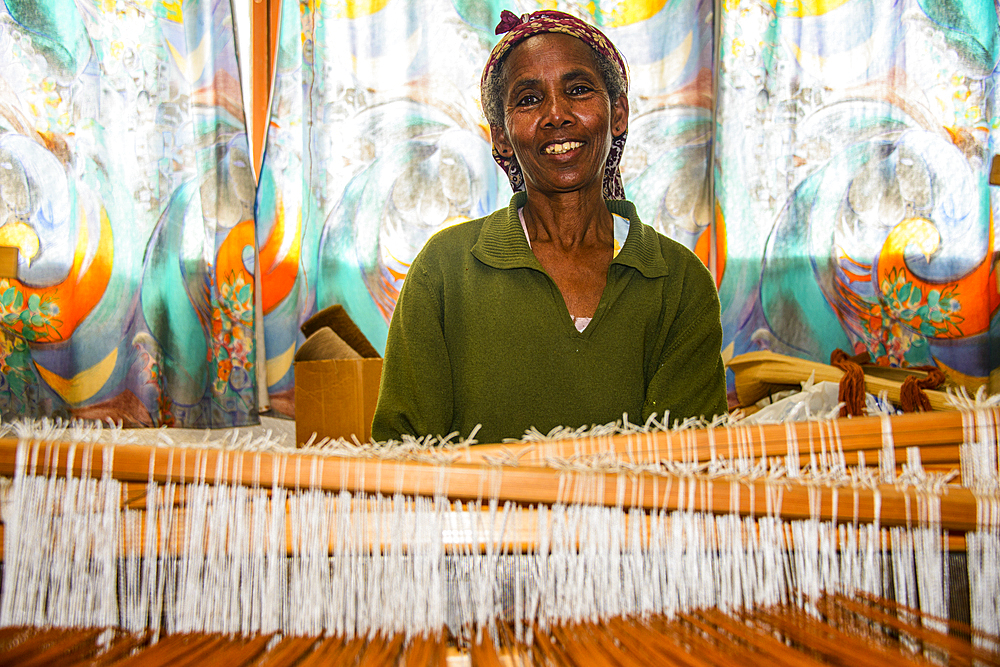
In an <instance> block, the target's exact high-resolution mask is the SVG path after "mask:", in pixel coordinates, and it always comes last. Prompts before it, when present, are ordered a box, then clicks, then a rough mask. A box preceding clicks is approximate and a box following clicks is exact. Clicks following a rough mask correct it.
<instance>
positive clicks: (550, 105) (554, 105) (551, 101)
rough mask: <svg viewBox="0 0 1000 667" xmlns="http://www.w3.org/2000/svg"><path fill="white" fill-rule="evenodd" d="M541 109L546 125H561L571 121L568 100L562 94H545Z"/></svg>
mask: <svg viewBox="0 0 1000 667" xmlns="http://www.w3.org/2000/svg"><path fill="white" fill-rule="evenodd" d="M542 110H543V113H544V114H545V118H544V124H545V126H546V127H563V126H565V125H568V124H570V123H572V112H571V111H570V107H569V100H567V99H566V97H565V96H563V95H547V96H546V98H545V103H544V105H543V109H542Z"/></svg>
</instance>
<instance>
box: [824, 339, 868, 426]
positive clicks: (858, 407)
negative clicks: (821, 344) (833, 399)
mask: <svg viewBox="0 0 1000 667" xmlns="http://www.w3.org/2000/svg"><path fill="white" fill-rule="evenodd" d="M868 359H869V357H868V353H867V352H864V353H862V354H860V355H858V356H856V357H850V356H848V354H847V353H846V352H844V351H843V350H834V351H833V353H832V354H830V365H831V366H833V367H835V368H839V369H840V370H842V371H844V377H842V378H840V390H839V391H838V392H837V400H838V401H841V402H842V403H843V404H844V407H842V408H841V409H840V416H841V417H846V416H847V415H852V416H857V415H860V414H864V409H865V372H864V371H863V370H861V366H860V365H859V362H861V363H863V362H865V361H868Z"/></svg>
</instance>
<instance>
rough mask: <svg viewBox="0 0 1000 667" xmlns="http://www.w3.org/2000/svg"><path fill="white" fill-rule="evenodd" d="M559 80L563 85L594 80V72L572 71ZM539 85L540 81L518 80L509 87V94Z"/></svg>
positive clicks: (584, 70)
mask: <svg viewBox="0 0 1000 667" xmlns="http://www.w3.org/2000/svg"><path fill="white" fill-rule="evenodd" d="M559 78H560V80H561V81H562V82H563V83H567V82H569V81H572V80H573V79H588V80H590V79H593V78H594V72H592V71H590V70H587V69H573V70H570V71H568V72H566V73H565V74H563V75H562V76H561V77H559ZM541 83H542V80H541V79H519V80H517V81H515V82H514V83H513V84H512V85H511V87H510V92H511V93H516V92H518V91H520V90H522V89H524V88H538V87H539V86H541Z"/></svg>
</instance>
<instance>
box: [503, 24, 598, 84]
mask: <svg viewBox="0 0 1000 667" xmlns="http://www.w3.org/2000/svg"><path fill="white" fill-rule="evenodd" d="M504 65H505V66H504V69H505V70H506V72H505V74H506V77H505V78H506V80H507V86H508V87H510V86H511V85H513V84H515V83H516V82H517V81H518V80H520V79H521V78H522V77H523V76H524V75H526V74H527V73H528V72H530V71H545V72H546V73H552V72H551V71H550V70H551V68H552V67H560V68H561V69H562V68H567V69H589V70H592V71H593V72H594V73H595V74H598V75H599V74H600V70H599V68H598V65H597V57H596V54H595V53H594V50H593V49H592V48H590V46H588V45H587V44H586V43H585V42H583V41H582V40H580V39H577V38H576V37H573V36H572V35H565V34H561V33H542V34H539V35H532V36H531V37H529V38H527V39H525V40H524V41H523V42H521V43H520V44H518V45H517V46H515V47H514V48H512V49H511V51H510V54H509V55H508V56H507V59H506V63H505V64H504Z"/></svg>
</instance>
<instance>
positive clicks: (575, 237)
mask: <svg viewBox="0 0 1000 667" xmlns="http://www.w3.org/2000/svg"><path fill="white" fill-rule="evenodd" d="M523 215H524V222H525V227H526V228H527V230H528V238H529V239H530V240H531V243H532V246H533V247H534V244H536V243H551V244H553V245H554V246H555V247H557V248H559V249H560V250H562V251H571V250H573V249H574V248H579V247H586V246H593V245H598V246H601V245H607V244H609V243H611V239H612V238H613V237H614V223H613V220H612V217H611V213H610V212H609V211H608V208H607V206H606V205H605V204H604V197H603V194H602V192H601V190H600V189H597V190H591V189H588V190H585V191H584V190H578V191H574V192H560V193H556V194H554V195H552V194H545V195H543V194H540V193H537V192H533V191H532V190H531V189H530V188H529V189H528V201H527V203H526V204H525V205H524V209H523Z"/></svg>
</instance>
